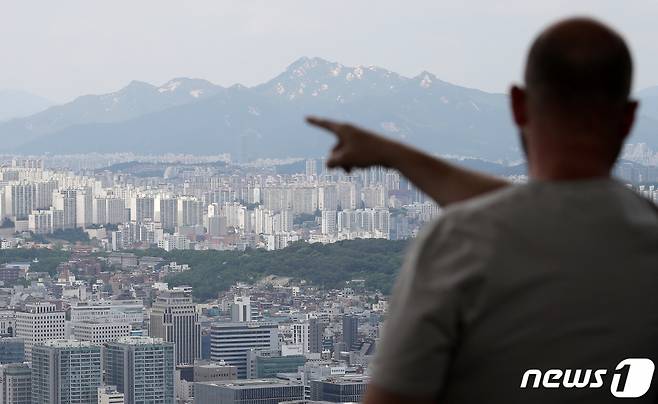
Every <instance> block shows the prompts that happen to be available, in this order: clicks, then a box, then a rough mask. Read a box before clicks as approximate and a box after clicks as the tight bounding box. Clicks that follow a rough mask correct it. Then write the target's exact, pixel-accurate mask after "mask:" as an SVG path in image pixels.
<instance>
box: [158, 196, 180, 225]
mask: <svg viewBox="0 0 658 404" xmlns="http://www.w3.org/2000/svg"><path fill="white" fill-rule="evenodd" d="M159 208H160V210H159V221H160V224H161V225H162V228H163V229H165V230H169V231H173V230H175V229H176V226H178V201H177V200H176V199H175V198H159Z"/></svg>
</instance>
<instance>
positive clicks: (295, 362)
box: [247, 349, 306, 379]
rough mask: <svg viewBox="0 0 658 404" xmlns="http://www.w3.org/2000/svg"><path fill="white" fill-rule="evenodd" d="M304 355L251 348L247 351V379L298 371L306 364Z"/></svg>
mask: <svg viewBox="0 0 658 404" xmlns="http://www.w3.org/2000/svg"><path fill="white" fill-rule="evenodd" d="M305 363H306V357H305V356H304V355H285V356H284V355H281V351H279V350H278V349H277V350H272V351H268V350H260V351H256V350H250V351H249V352H248V353H247V379H262V378H268V377H276V375H277V374H278V373H297V371H298V370H299V367H301V366H304V364H305Z"/></svg>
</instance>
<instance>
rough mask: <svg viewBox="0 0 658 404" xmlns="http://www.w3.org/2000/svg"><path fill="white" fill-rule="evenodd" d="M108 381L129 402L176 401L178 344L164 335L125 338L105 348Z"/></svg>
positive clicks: (134, 403) (133, 403)
mask: <svg viewBox="0 0 658 404" xmlns="http://www.w3.org/2000/svg"><path fill="white" fill-rule="evenodd" d="M104 370H105V378H106V381H107V383H108V384H110V385H113V386H116V388H117V390H118V391H119V392H121V393H123V394H124V402H125V403H126V404H140V403H158V404H173V403H174V398H175V397H174V371H175V360H174V344H173V343H170V342H165V341H163V340H162V339H160V338H152V337H122V338H119V340H118V341H115V342H108V343H107V344H105V350H104Z"/></svg>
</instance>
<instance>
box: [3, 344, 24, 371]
mask: <svg viewBox="0 0 658 404" xmlns="http://www.w3.org/2000/svg"><path fill="white" fill-rule="evenodd" d="M23 361H25V342H24V341H23V339H22V338H18V337H5V338H0V364H1V365H4V364H7V363H21V362H23Z"/></svg>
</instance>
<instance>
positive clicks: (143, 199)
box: [130, 196, 155, 223]
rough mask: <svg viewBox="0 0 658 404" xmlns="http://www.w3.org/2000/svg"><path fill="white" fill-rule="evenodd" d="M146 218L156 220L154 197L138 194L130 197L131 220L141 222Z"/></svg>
mask: <svg viewBox="0 0 658 404" xmlns="http://www.w3.org/2000/svg"><path fill="white" fill-rule="evenodd" d="M146 219H150V220H152V221H153V220H155V208H154V199H153V197H150V196H138V197H134V198H131V199H130V220H132V221H135V222H137V223H141V222H143V221H145V220H146Z"/></svg>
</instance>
